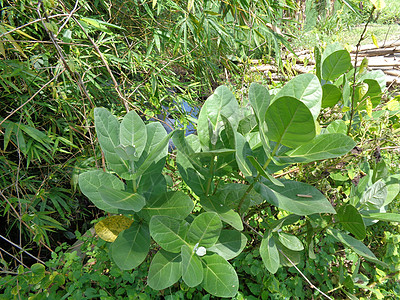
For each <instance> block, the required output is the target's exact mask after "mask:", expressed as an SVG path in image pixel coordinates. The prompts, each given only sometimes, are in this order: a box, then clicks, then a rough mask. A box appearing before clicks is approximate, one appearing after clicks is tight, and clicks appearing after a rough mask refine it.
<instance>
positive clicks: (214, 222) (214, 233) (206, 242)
mask: <svg viewBox="0 0 400 300" xmlns="http://www.w3.org/2000/svg"><path fill="white" fill-rule="evenodd" d="M221 229H222V222H221V220H220V218H219V216H218V214H217V213H215V212H205V213H202V214H200V215H198V216H197V217H196V218H195V219H194V220H193V222H192V223H191V224H190V227H189V231H188V233H187V237H188V240H189V241H190V242H192V243H193V244H199V246H203V247H206V248H208V247H211V246H213V245H214V244H215V243H216V242H217V240H218V238H219V234H220V232H221Z"/></svg>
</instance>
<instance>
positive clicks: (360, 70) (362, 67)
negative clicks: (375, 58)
mask: <svg viewBox="0 0 400 300" xmlns="http://www.w3.org/2000/svg"><path fill="white" fill-rule="evenodd" d="M367 67H368V58H366V57H364V58H363V60H362V62H361V64H360V69H359V70H358V74H361V73H363V72H364V71H365V69H366V68H367Z"/></svg>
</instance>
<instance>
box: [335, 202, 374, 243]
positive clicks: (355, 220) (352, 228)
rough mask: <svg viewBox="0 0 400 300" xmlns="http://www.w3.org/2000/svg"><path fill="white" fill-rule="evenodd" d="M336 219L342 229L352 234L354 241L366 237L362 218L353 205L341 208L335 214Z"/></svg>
mask: <svg viewBox="0 0 400 300" xmlns="http://www.w3.org/2000/svg"><path fill="white" fill-rule="evenodd" d="M337 218H338V221H339V222H340V224H342V226H343V228H344V229H345V230H347V231H349V232H350V233H352V234H353V235H354V236H355V238H356V239H358V240H363V239H364V238H365V237H366V235H367V231H366V230H365V224H364V221H363V218H362V217H361V215H360V213H359V212H358V210H357V208H355V207H354V206H353V205H351V204H346V205H343V206H341V207H340V208H339V210H338V212H337Z"/></svg>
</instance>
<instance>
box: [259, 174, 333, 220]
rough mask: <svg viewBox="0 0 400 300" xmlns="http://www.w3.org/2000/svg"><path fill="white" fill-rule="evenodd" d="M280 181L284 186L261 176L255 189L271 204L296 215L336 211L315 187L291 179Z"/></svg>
mask: <svg viewBox="0 0 400 300" xmlns="http://www.w3.org/2000/svg"><path fill="white" fill-rule="evenodd" d="M282 183H283V184H284V187H279V186H276V185H274V184H272V183H271V182H270V181H267V180H265V179H263V178H262V179H261V182H260V183H257V184H256V185H255V190H256V191H257V192H258V193H259V194H260V195H261V196H262V197H263V198H264V199H265V200H266V201H268V202H269V203H271V204H272V205H275V206H276V207H278V208H280V209H283V210H286V211H289V212H292V213H294V214H296V215H300V216H302V215H312V214H316V213H332V214H335V213H336V211H335V209H334V208H333V207H332V205H331V203H330V202H329V200H328V199H326V198H325V196H324V195H323V194H322V193H321V192H320V191H319V190H317V189H316V188H315V187H313V186H311V185H308V184H306V183H303V182H298V181H292V180H282Z"/></svg>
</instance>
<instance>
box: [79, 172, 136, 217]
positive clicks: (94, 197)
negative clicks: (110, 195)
mask: <svg viewBox="0 0 400 300" xmlns="http://www.w3.org/2000/svg"><path fill="white" fill-rule="evenodd" d="M78 182H79V187H80V189H81V191H82V193H83V194H84V195H85V196H86V197H88V198H89V200H90V201H92V202H93V204H94V205H96V207H98V208H100V209H102V210H105V211H106V212H109V213H114V214H120V213H132V212H131V211H126V210H122V209H118V208H115V207H114V206H112V205H110V204H108V203H107V202H105V201H104V200H103V198H102V197H101V195H100V193H99V190H100V188H101V187H102V186H107V187H110V188H113V189H115V190H124V189H125V184H124V183H123V182H122V181H121V180H119V179H118V178H117V177H116V176H114V175H111V174H110V173H106V172H103V171H100V170H95V171H88V172H85V173H82V174H80V175H79V177H78Z"/></svg>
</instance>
